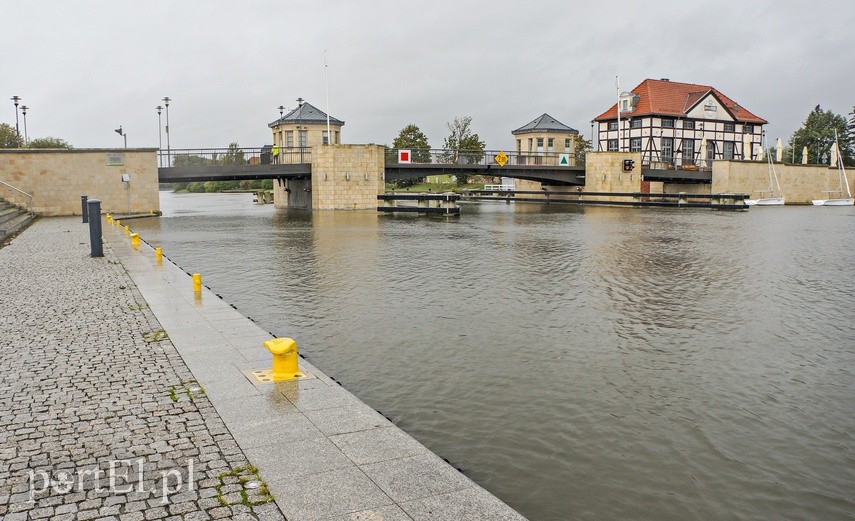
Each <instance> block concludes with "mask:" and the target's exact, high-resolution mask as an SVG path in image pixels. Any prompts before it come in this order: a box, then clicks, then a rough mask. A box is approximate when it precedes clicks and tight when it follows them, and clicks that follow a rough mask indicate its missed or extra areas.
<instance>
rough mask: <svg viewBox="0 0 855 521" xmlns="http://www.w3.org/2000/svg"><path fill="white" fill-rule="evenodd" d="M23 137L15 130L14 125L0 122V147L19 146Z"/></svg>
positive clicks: (21, 144)
mask: <svg viewBox="0 0 855 521" xmlns="http://www.w3.org/2000/svg"><path fill="white" fill-rule="evenodd" d="M23 141H24V140H23V139H21V137H20V136H19V135H18V133H17V132H15V127H13V126H12V125H10V124H8V123H0V148H21V146H23Z"/></svg>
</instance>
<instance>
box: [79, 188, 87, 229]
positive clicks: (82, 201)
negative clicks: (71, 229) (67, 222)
mask: <svg viewBox="0 0 855 521" xmlns="http://www.w3.org/2000/svg"><path fill="white" fill-rule="evenodd" d="M88 198H89V196H88V195H81V196H80V206H81V212H82V213H81V215H83V222H85V223H88V222H89V207H88V206H87V205H86V199H88Z"/></svg>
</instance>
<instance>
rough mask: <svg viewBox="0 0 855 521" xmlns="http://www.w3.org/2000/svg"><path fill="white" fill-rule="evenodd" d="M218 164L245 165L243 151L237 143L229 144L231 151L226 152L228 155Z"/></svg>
mask: <svg viewBox="0 0 855 521" xmlns="http://www.w3.org/2000/svg"><path fill="white" fill-rule="evenodd" d="M217 164H220V165H245V164H246V159H245V158H244V156H243V149H242V148H241V147H240V145H238V144H237V143H229V149H228V151H227V152H226V155H224V156H223V157H221V158H220V160H219V161H218V162H217Z"/></svg>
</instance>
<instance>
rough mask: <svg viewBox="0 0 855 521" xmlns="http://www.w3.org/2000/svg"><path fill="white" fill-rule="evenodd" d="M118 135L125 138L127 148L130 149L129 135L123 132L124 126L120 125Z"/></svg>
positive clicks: (117, 130)
mask: <svg viewBox="0 0 855 521" xmlns="http://www.w3.org/2000/svg"><path fill="white" fill-rule="evenodd" d="M116 134H118V135H120V136H122V137H123V138H125V148H128V133H127V132H124V131H122V125H119V128H117V129H116Z"/></svg>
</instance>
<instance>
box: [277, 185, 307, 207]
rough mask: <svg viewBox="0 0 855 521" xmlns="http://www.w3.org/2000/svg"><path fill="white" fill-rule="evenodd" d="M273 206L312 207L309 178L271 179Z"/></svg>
mask: <svg viewBox="0 0 855 521" xmlns="http://www.w3.org/2000/svg"><path fill="white" fill-rule="evenodd" d="M273 206H275V207H276V208H297V209H301V210H311V209H312V181H311V179H281V178H280V179H276V180H274V181H273Z"/></svg>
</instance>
